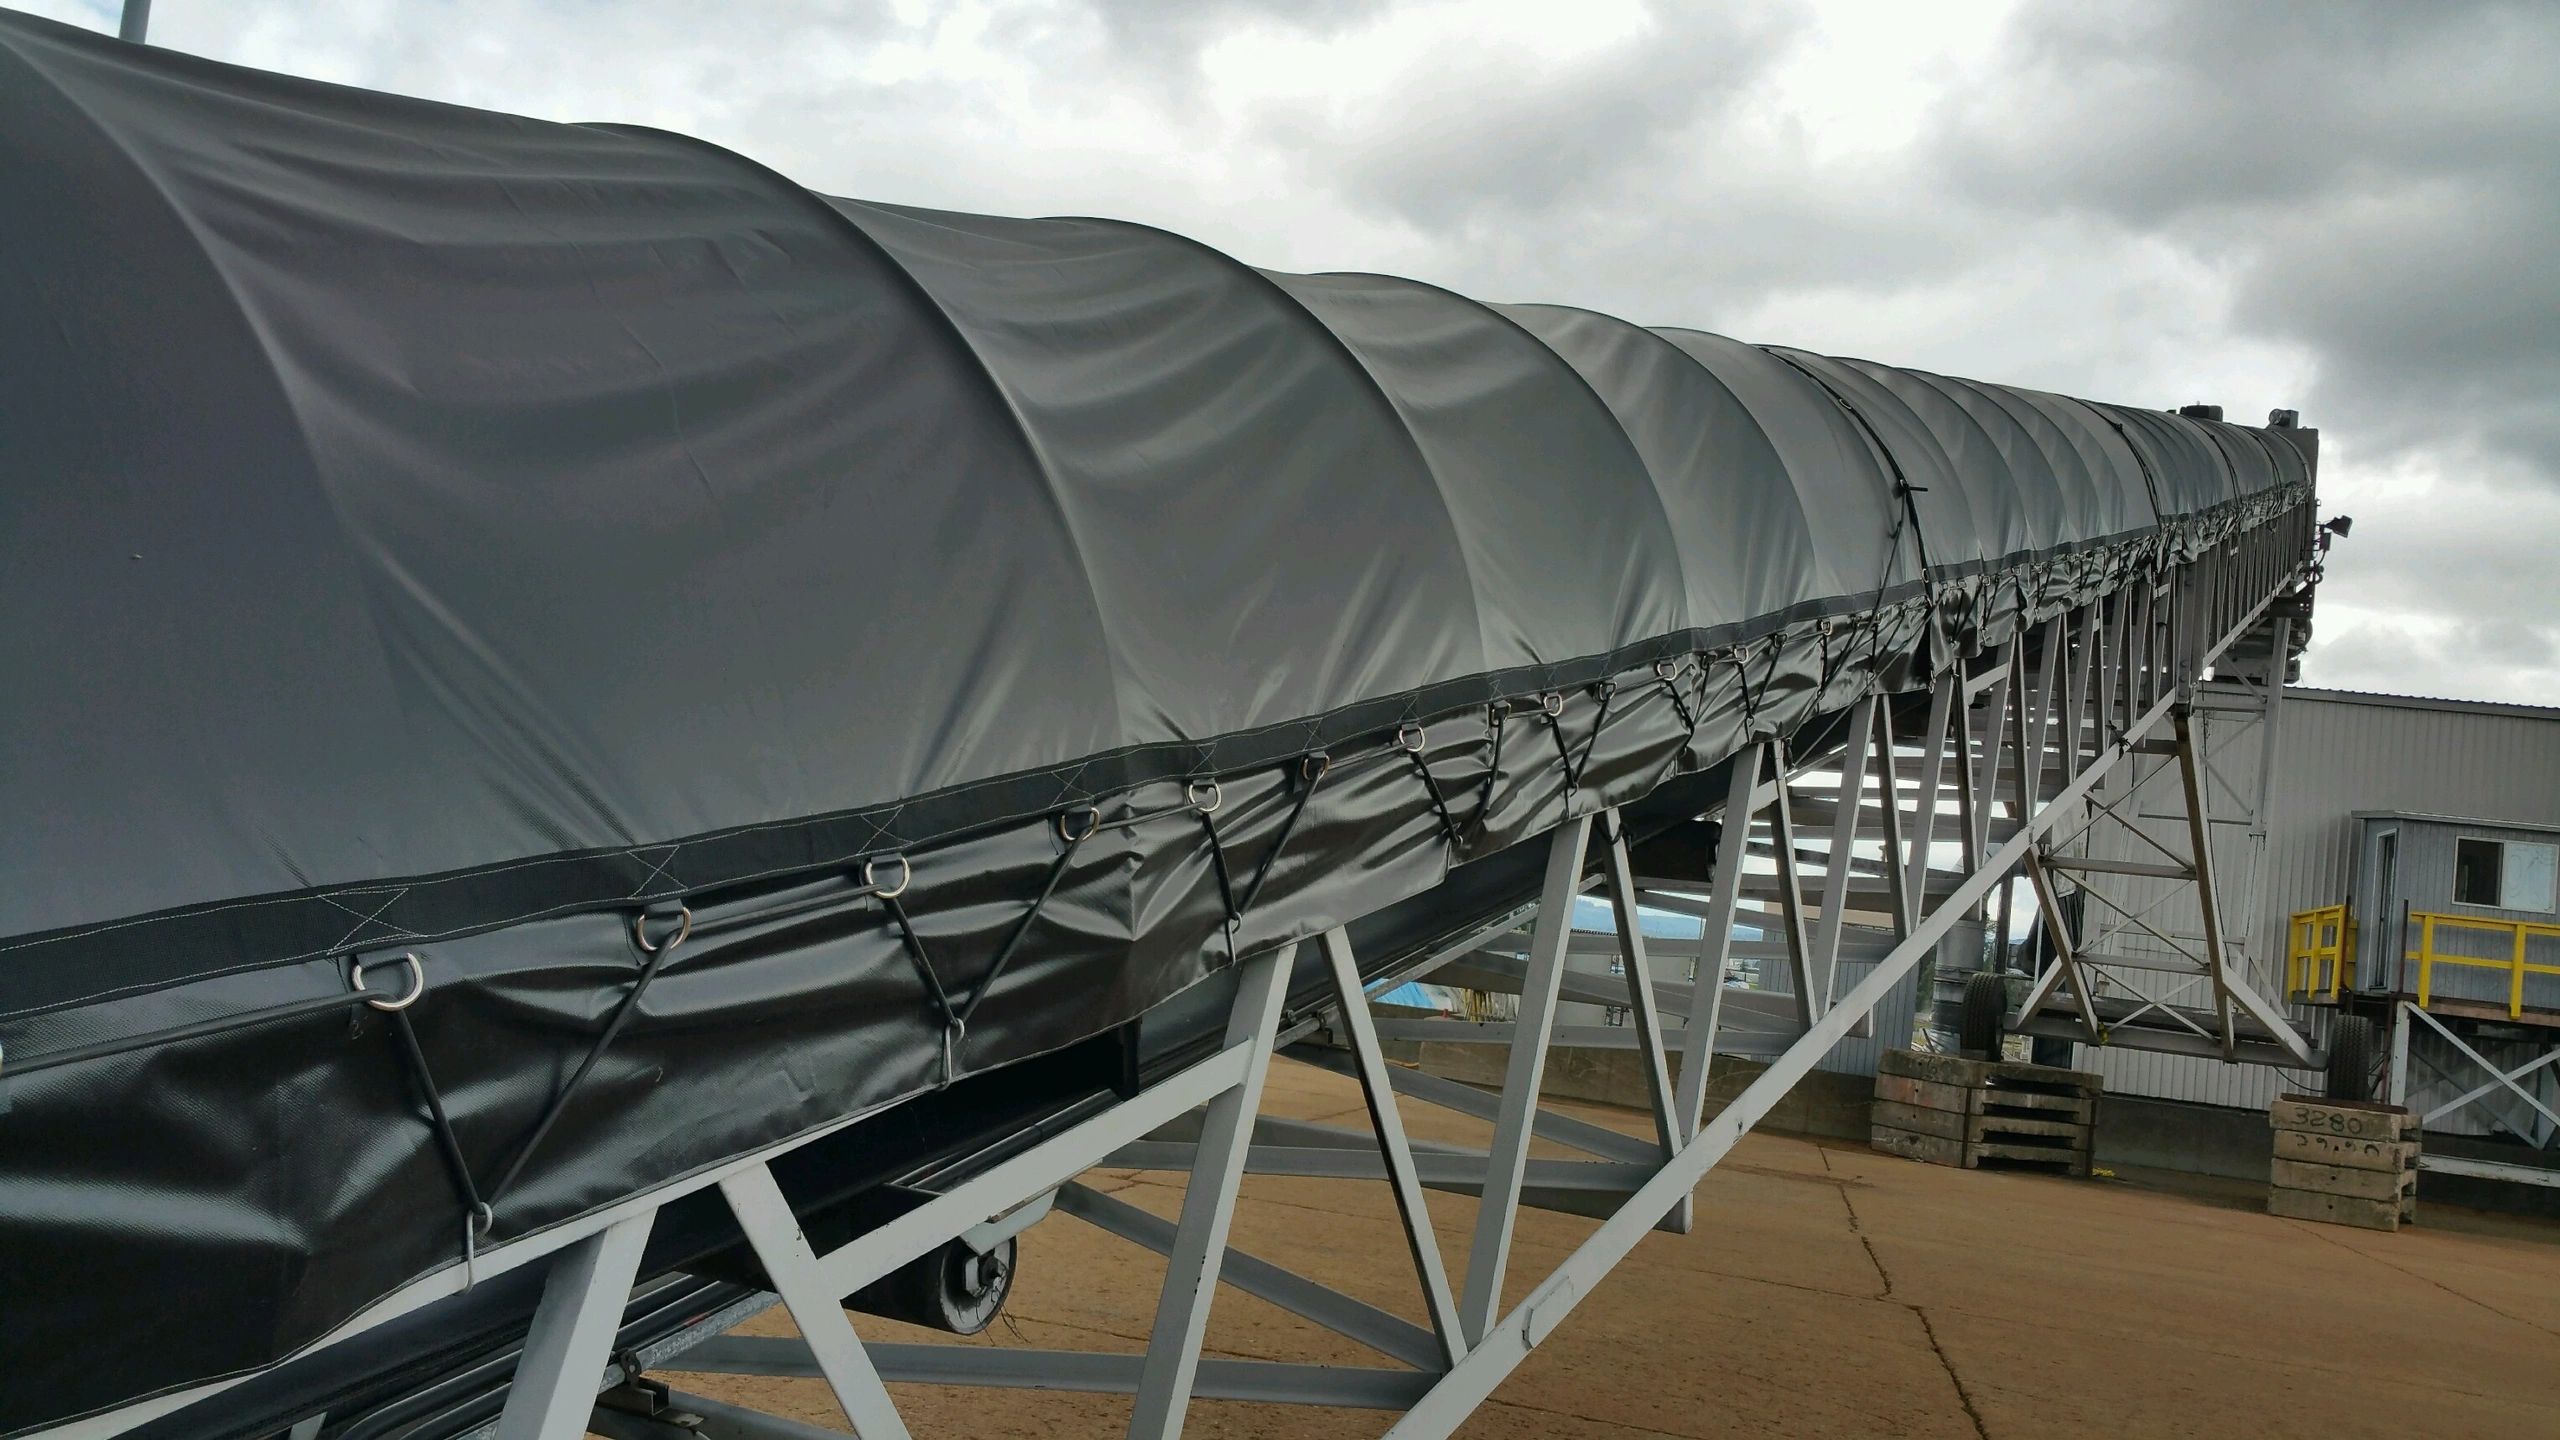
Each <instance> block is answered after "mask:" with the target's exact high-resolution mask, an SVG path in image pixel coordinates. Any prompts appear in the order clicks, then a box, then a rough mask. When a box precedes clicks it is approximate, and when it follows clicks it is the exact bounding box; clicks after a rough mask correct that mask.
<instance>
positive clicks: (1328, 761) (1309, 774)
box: [1298, 750, 1333, 785]
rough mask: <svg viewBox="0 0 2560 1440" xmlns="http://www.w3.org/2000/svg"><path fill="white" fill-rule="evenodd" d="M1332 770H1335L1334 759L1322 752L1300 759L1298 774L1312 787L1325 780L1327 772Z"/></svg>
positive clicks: (1303, 756)
mask: <svg viewBox="0 0 2560 1440" xmlns="http://www.w3.org/2000/svg"><path fill="white" fill-rule="evenodd" d="M1331 769H1333V757H1332V756H1331V755H1328V754H1326V753H1325V752H1324V751H1322V750H1318V751H1316V752H1314V753H1313V754H1310V755H1301V756H1299V757H1298V774H1299V776H1300V777H1301V778H1303V779H1304V780H1305V781H1306V782H1307V783H1308V784H1310V785H1313V784H1314V783H1316V782H1317V781H1319V780H1321V779H1323V778H1324V777H1325V774H1326V772H1328V771H1330V770H1331Z"/></svg>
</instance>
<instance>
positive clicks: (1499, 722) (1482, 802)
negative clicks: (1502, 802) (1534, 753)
mask: <svg viewBox="0 0 2560 1440" xmlns="http://www.w3.org/2000/svg"><path fill="white" fill-rule="evenodd" d="M1484 718H1485V724H1486V725H1487V726H1488V727H1489V728H1490V729H1491V730H1492V731H1493V754H1492V755H1491V756H1489V757H1487V758H1486V760H1485V767H1484V783H1483V784H1481V785H1479V786H1477V787H1476V818H1475V827H1476V828H1477V829H1478V830H1482V829H1483V828H1484V823H1485V820H1486V818H1487V817H1488V816H1490V815H1492V814H1493V792H1494V789H1495V788H1496V787H1497V786H1499V785H1500V784H1501V783H1502V737H1503V735H1504V733H1505V732H1506V731H1508V730H1509V729H1510V727H1509V726H1508V725H1506V724H1504V723H1503V722H1504V721H1506V720H1508V719H1510V718H1511V702H1510V701H1508V700H1496V701H1494V702H1493V703H1492V704H1490V705H1487V706H1486V707H1484Z"/></svg>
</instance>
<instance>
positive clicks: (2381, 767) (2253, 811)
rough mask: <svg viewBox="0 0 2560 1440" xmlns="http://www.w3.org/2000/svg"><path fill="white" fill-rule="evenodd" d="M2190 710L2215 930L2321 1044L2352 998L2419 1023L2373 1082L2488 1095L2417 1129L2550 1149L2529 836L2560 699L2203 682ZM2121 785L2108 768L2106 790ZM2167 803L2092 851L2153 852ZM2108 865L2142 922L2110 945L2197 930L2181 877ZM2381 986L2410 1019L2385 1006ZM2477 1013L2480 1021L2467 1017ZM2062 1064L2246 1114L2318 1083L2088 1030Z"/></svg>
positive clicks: (2547, 873) (2545, 901)
mask: <svg viewBox="0 0 2560 1440" xmlns="http://www.w3.org/2000/svg"><path fill="white" fill-rule="evenodd" d="M2269 716H2272V722H2270V720H2269V718H2268V717H2269ZM2195 723H2196V725H2197V727H2198V730H2199V732H2200V733H2199V735H2198V745H2199V749H2200V751H2201V753H2202V754H2203V756H2204V774H2205V776H2206V786H2205V789H2206V800H2207V806H2208V809H2209V811H2210V815H2209V823H2208V828H2209V829H2210V831H2211V833H2212V835H2213V837H2214V838H2213V852H2214V856H2215V859H2216V862H2217V864H2218V865H2219V867H2220V870H2221V873H2222V875H2223V877H2224V880H2225V897H2224V902H2223V907H2222V908H2223V918H2224V920H2225V922H2226V928H2227V930H2228V932H2229V933H2228V934H2227V936H2226V943H2228V944H2229V945H2230V946H2231V947H2232V949H2233V950H2234V951H2235V952H2236V954H2237V956H2238V958H2239V960H2240V961H2241V962H2242V963H2243V964H2244V965H2245V967H2246V969H2247V971H2248V972H2249V973H2250V974H2251V975H2252V976H2253V977H2254V978H2255V980H2256V982H2257V983H2258V984H2259V985H2260V986H2261V988H2262V989H2263V990H2264V991H2265V992H2266V993H2268V994H2271V995H2272V994H2281V995H2283V996H2284V997H2285V1000H2286V1008H2287V1013H2288V1015H2289V1016H2290V1017H2291V1018H2293V1019H2294V1020H2295V1021H2296V1022H2297V1023H2298V1024H2299V1025H2300V1026H2301V1027H2302V1028H2304V1029H2305V1030H2306V1031H2308V1032H2309V1033H2312V1034H2314V1035H2316V1036H2319V1037H2320V1038H2321V1039H2322V1040H2323V1041H2324V1042H2331V1041H2334V1040H2335V1039H2336V1038H2337V1035H2336V1030H2337V1027H2336V1024H2335V1022H2336V1020H2337V1017H2338V1016H2339V1015H2340V1014H2342V1013H2350V1012H2354V1011H2357V1010H2359V1009H2361V1010H2362V1011H2363V1012H2365V1013H2368V1014H2370V1015H2371V1016H2372V1017H2373V1018H2374V1019H2375V1020H2377V1021H2378V1022H2380V1024H2381V1026H2382V1029H2383V1031H2384V1034H2385V1036H2388V1034H2390V1033H2391V1032H2392V1031H2393V1030H2394V1029H2398V1030H2401V1031H2413V1032H2414V1033H2413V1034H2410V1035H2408V1036H2406V1037H2405V1038H2404V1039H2403V1040H2402V1041H2401V1043H2400V1044H2399V1045H2398V1046H2397V1047H2396V1049H2397V1052H2398V1058H2397V1059H2396V1060H2394V1059H2393V1058H2392V1057H2388V1056H2386V1055H2384V1054H2382V1053H2381V1049H2382V1044H2378V1045H2377V1047H2376V1052H2375V1053H2374V1055H2373V1056H2372V1064H2373V1066H2374V1067H2375V1069H2376V1071H2377V1075H2376V1079H2375V1082H2374V1083H2375V1085H2376V1087H2377V1088H2384V1087H2387V1085H2388V1084H2389V1076H2388V1074H2387V1073H2384V1072H2387V1071H2390V1070H2394V1069H2396V1070H2397V1071H2398V1072H2400V1083H2401V1086H2402V1088H2403V1090H2404V1091H2405V1094H2406V1096H2407V1098H2408V1099H2409V1101H2410V1102H2411V1103H2413V1104H2416V1105H2418V1106H2419V1107H2420V1108H2421V1109H2422V1110H2431V1109H2435V1108H2437V1107H2439V1106H2446V1105H2447V1102H2450V1101H2453V1100H2455V1099H2457V1098H2460V1097H2462V1096H2464V1095H2467V1094H2470V1092H2472V1091H2475V1090H2479V1091H2481V1092H2482V1093H2480V1094H2477V1095H2471V1098H2470V1100H2469V1101H2468V1102H2467V1103H2465V1104H2463V1105H2459V1106H2448V1107H2447V1108H2446V1109H2445V1111H2444V1113H2442V1114H2439V1115H2436V1116H2434V1117H2433V1118H2431V1119H2430V1121H2429V1127H2430V1129H2431V1130H2434V1131H2437V1132H2438V1133H2441V1134H2453V1135H2491V1134H2502V1133H2503V1134H2511V1135H2517V1136H2519V1137H2520V1138H2523V1139H2526V1140H2528V1141H2531V1142H2533V1143H2535V1144H2538V1145H2539V1144H2546V1143H2548V1141H2549V1140H2550V1137H2551V1133H2552V1131H2553V1129H2554V1128H2555V1127H2554V1125H2553V1124H2552V1122H2551V1119H2550V1117H2549V1116H2548V1115H2546V1114H2543V1113H2541V1109H2540V1108H2538V1107H2550V1108H2553V1109H2560V1104H2555V1103H2554V1099H2555V1097H2554V1091H2553V1086H2554V1083H2555V1073H2554V1071H2555V1067H2554V1066H2553V1065H2552V1064H2551V1063H2550V1060H2551V1058H2553V1057H2555V1056H2560V1052H2555V1051H2553V1050H2552V1049H2551V1047H2550V1040H2549V1038H2548V1037H2552V1036H2560V1030H2552V1029H2549V1028H2548V1025H2549V1023H2550V1022H2553V1021H2560V1013H2553V1012H2555V1011H2556V1010H2560V969H2553V970H2548V971H2546V969H2545V968H2544V967H2549V966H2553V965H2555V963H2560V953H2554V952H2560V930H2555V929H2552V928H2551V927H2552V926H2553V924H2554V923H2555V922H2560V915H2555V914H2554V913H2553V901H2554V896H2553V894H2552V890H2553V884H2552V877H2551V866H2550V856H2551V855H2552V854H2554V853H2555V852H2554V851H2552V850H2549V849H2545V848H2542V847H2544V846H2547V845H2549V844H2550V843H2551V842H2552V841H2553V840H2554V839H2555V838H2560V837H2555V834H2554V831H2555V827H2560V709H2553V708H2543V707H2537V706H2528V705H2511V704H2495V703H2487V702H2477V701H2457V700H2439V699H2425V698H2417V697H2410V696H2397V695H2371V694H2359V693H2355V692H2349V691H2338V690H2316V689H2303V688H2286V689H2283V690H2281V691H2278V692H2275V693H2273V694H2271V695H2269V694H2265V693H2263V691H2262V689H2261V688H2260V687H2253V686H2251V685H2248V684H2247V683H2245V682H2241V683H2215V684H2211V685H2207V686H2203V687H2200V690H2199V693H2198V703H2197V707H2196V715H2195ZM2270 724H2271V728H2270ZM2134 783H2135V782H2134V781H2132V780H2131V779H2130V778H2128V780H2126V781H2124V782H2121V785H2122V788H2121V789H2120V790H2119V791H2118V794H2119V795H2121V794H2123V793H2125V792H2126V791H2129V790H2130V789H2132V788H2133V785H2134ZM2102 803H2104V802H2103V801H2102ZM2177 808H2178V807H2176V806H2174V805H2166V806H2163V805H2159V804H2157V803H2155V801H2154V800H2153V798H2151V797H2150V796H2149V795H2148V794H2146V796H2145V798H2144V799H2143V800H2142V801H2141V803H2139V804H2136V805H2132V806H2129V807H2127V808H2126V810H2125V812H2124V814H2123V816H2122V818H2123V819H2124V820H2126V821H2127V822H2128V823H2126V824H2123V825H2115V826H2107V827H2098V828H2096V829H2093V832H2092V834H2091V837H2090V843H2089V847H2088V853H2089V854H2090V855H2092V856H2094V857H2097V858H2098V859H2099V861H2100V863H2108V862H2116V863H2126V864H2131V863H2138V862H2140V861H2142V860H2143V859H2144V858H2145V857H2154V858H2156V852H2157V850H2158V849H2159V842H2162V841H2169V842H2171V843H2175V837H2176V836H2179V835H2183V833H2184V832H2185V830H2186V827H2187V818H2186V816H2185V815H2184V814H2183V813H2178V814H2171V813H2169V812H2170V811H2174V810H2176V809H2177ZM2107 881H2108V883H2107V886H2106V890H2107V893H2108V894H2109V895H2110V896H2111V897H2112V899H2113V901H2114V902H2116V903H2118V904H2120V905H2121V906H2122V907H2123V909H2125V910H2129V911H2132V912H2137V913H2139V915H2140V917H2141V921H2140V923H2139V924H2133V923H2130V922H2121V921H2119V929H2120V930H2122V931H2123V932H2124V933H2120V934H2117V935H2115V936H2113V937H2111V938H2110V939H2108V941H2107V944H2108V946H2109V948H2112V949H2116V950H2120V951H2133V952H2140V951H2143V950H2146V949H2148V950H2151V951H2154V952H2161V951H2165V950H2167V949H2169V948H2171V944H2172V942H2175V941H2179V940H2180V939H2181V938H2182V937H2185V936H2190V935H2193V934H2194V933H2195V932H2196V931H2197V930H2198V929H2199V928H2200V926H2201V920H2202V915H2201V913H2200V907H2199V906H2198V905H2197V903H2196V899H2195V891H2194V889H2193V888H2192V887H2191V886H2186V885H2182V884H2180V883H2178V882H2177V881H2175V880H2173V879H2170V878H2166V877H2142V876H2130V875H2126V876H2118V875H2110V876H2108V877H2107ZM2500 902H2503V903H2500ZM2095 908H2100V909H2110V913H2111V914H2112V913H2114V912H2113V911H2112V909H2111V908H2110V907H2108V906H2100V907H2095ZM2430 917H2441V918H2437V919H2431V918H2430ZM2404 918H2406V919H2407V920H2408V921H2409V923H2408V924H2407V925H2406V926H2405V927H2404V925H2403V923H2402V922H2403V920H2404ZM2297 922H2298V923H2297ZM2086 928H2101V929H2102V928H2103V922H2098V921H2093V922H2092V924H2091V926H2090V927H2084V929H2086ZM2164 936H2165V937H2166V938H2163V937H2164ZM2520 947H2521V948H2520ZM2395 952H2396V953H2395ZM2519 956H2521V959H2519ZM2184 983H2185V987H2186V988H2187V989H2188V990H2189V991H2193V990H2194V989H2195V988H2197V987H2196V984H2195V982H2193V981H2187V982H2184ZM2157 993H2158V998H2160V999H2162V1000H2163V1001H2165V1002H2172V1003H2174V1002H2176V1001H2177V1000H2179V999H2181V998H2182V997H2181V996H2180V995H2179V994H2177V993H2175V992H2174V991H2172V990H2163V991H2160V992H2157ZM2359 996H2361V997H2362V1003H2361V1004H2359V1003H2358V997H2359ZM2392 997H2402V998H2405V1000H2406V1001H2408V1002H2410V1003H2409V1008H2410V1010H2412V1011H2413V1012H2416V1013H2415V1014H2414V1016H2413V1017H2412V1018H2409V1019H2407V1020H2405V1021H2403V1020H2400V1019H2399V1018H2398V1017H2397V1015H2396V1014H2395V1012H2394V1010H2393V1009H2392V1006H2391V1003H2390V1002H2391V999H2392ZM2184 998H2192V996H2188V997H2184ZM2437 1019H2444V1020H2447V1021H2448V1022H2449V1024H2448V1025H2447V1026H2445V1027H2438V1026H2435V1025H2433V1024H2432V1023H2431V1022H2432V1021H2434V1020H2437ZM2481 1025H2489V1026H2491V1027H2492V1028H2491V1031H2490V1033H2487V1034H2485V1035H2483V1034H2480V1033H2476V1032H2477V1030H2478V1027H2479V1026H2481ZM2444 1029H2458V1030H2461V1031H2462V1032H2463V1039H2462V1043H2464V1044H2467V1045H2469V1046H2470V1047H2471V1048H2472V1049H2473V1050H2474V1051H2475V1052H2476V1053H2475V1054H2474V1055H2472V1056H2465V1055H2463V1054H2462V1053H2461V1051H2460V1050H2459V1049H2456V1048H2455V1046H2454V1037H2453V1036H2452V1035H2451V1034H2447V1033H2439V1032H2440V1030H2444ZM2383 1043H2387V1041H2385V1042H2383ZM2329 1048H2330V1049H2331V1050H2333V1051H2334V1050H2338V1049H2340V1048H2343V1047H2340V1046H2337V1045H2335V1044H2331V1045H2330V1046H2329ZM2342 1061H2343V1063H2346V1064H2349V1065H2352V1064H2353V1063H2354V1061H2353V1059H2352V1058H2343V1057H2342ZM2077 1063H2079V1064H2080V1065H2082V1066H2083V1067H2085V1068H2088V1069H2092V1070H2096V1071H2098V1072H2100V1073H2101V1074H2103V1075H2105V1076H2106V1077H2107V1084H2108V1088H2109V1089H2110V1090H2111V1091H2114V1092H2116V1093H2121V1094H2130V1095H2139V1096H2147V1097H2154V1098H2161V1099H2172V1100H2184V1101H2194V1102H2201V1103H2205V1104H2212V1105H2225V1106H2232V1107H2239V1108H2252V1109H2255V1108H2262V1107H2264V1106H2265V1105H2266V1104H2267V1103H2268V1102H2269V1101H2271V1100H2272V1099H2274V1097H2275V1096H2276V1095H2278V1094H2279V1093H2282V1092H2284V1091H2287V1090H2298V1089H2317V1088H2319V1087H2320V1086H2321V1085H2322V1084H2323V1083H2324V1077H2322V1076H2320V1075H2315V1074H2311V1073H2308V1072H2307V1071H2306V1070H2304V1069H2302V1068H2286V1067H2276V1066H2267V1065H2246V1064H2228V1063H2223V1062H2222V1061H2221V1060H2220V1059H2219V1058H2218V1057H2211V1056H2204V1055H2196V1056H2189V1055H2177V1054H2166V1053H2160V1052H2158V1051H2147V1050H2134V1049H2128V1048H2120V1047H2118V1046H2114V1045H2106V1046H2099V1045H2087V1044H2083V1045H2082V1046H2080V1047H2079V1054H2078V1060H2077ZM2484 1064H2485V1065H2493V1066H2494V1067H2495V1068H2496V1070H2498V1071H2499V1072H2501V1073H2504V1074H2508V1075H2510V1076H2515V1075H2516V1074H2517V1072H2518V1071H2519V1069H2522V1068H2523V1067H2527V1066H2530V1067H2532V1068H2530V1069H2529V1070H2526V1071H2525V1073H2523V1074H2522V1075H2521V1077H2520V1078H2518V1079H2517V1082H2516V1084H2515V1085H2512V1086H2511V1085H2509V1084H2506V1083H2503V1082H2501V1081H2499V1080H2497V1079H2495V1078H2494V1077H2493V1076H2492V1075H2491V1074H2490V1073H2489V1072H2488V1070H2487V1069H2486V1068H2484ZM2457 1076H2458V1077H2464V1078H2459V1079H2457V1078H2455V1077H2457ZM2484 1087H2485V1088H2484ZM2484 1102H2486V1107H2489V1108H2484ZM2498 1106H2503V1107H2504V1109H2503V1113H2502V1112H2501V1111H2499V1110H2498V1109H2496V1108H2493V1107H2498Z"/></svg>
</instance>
